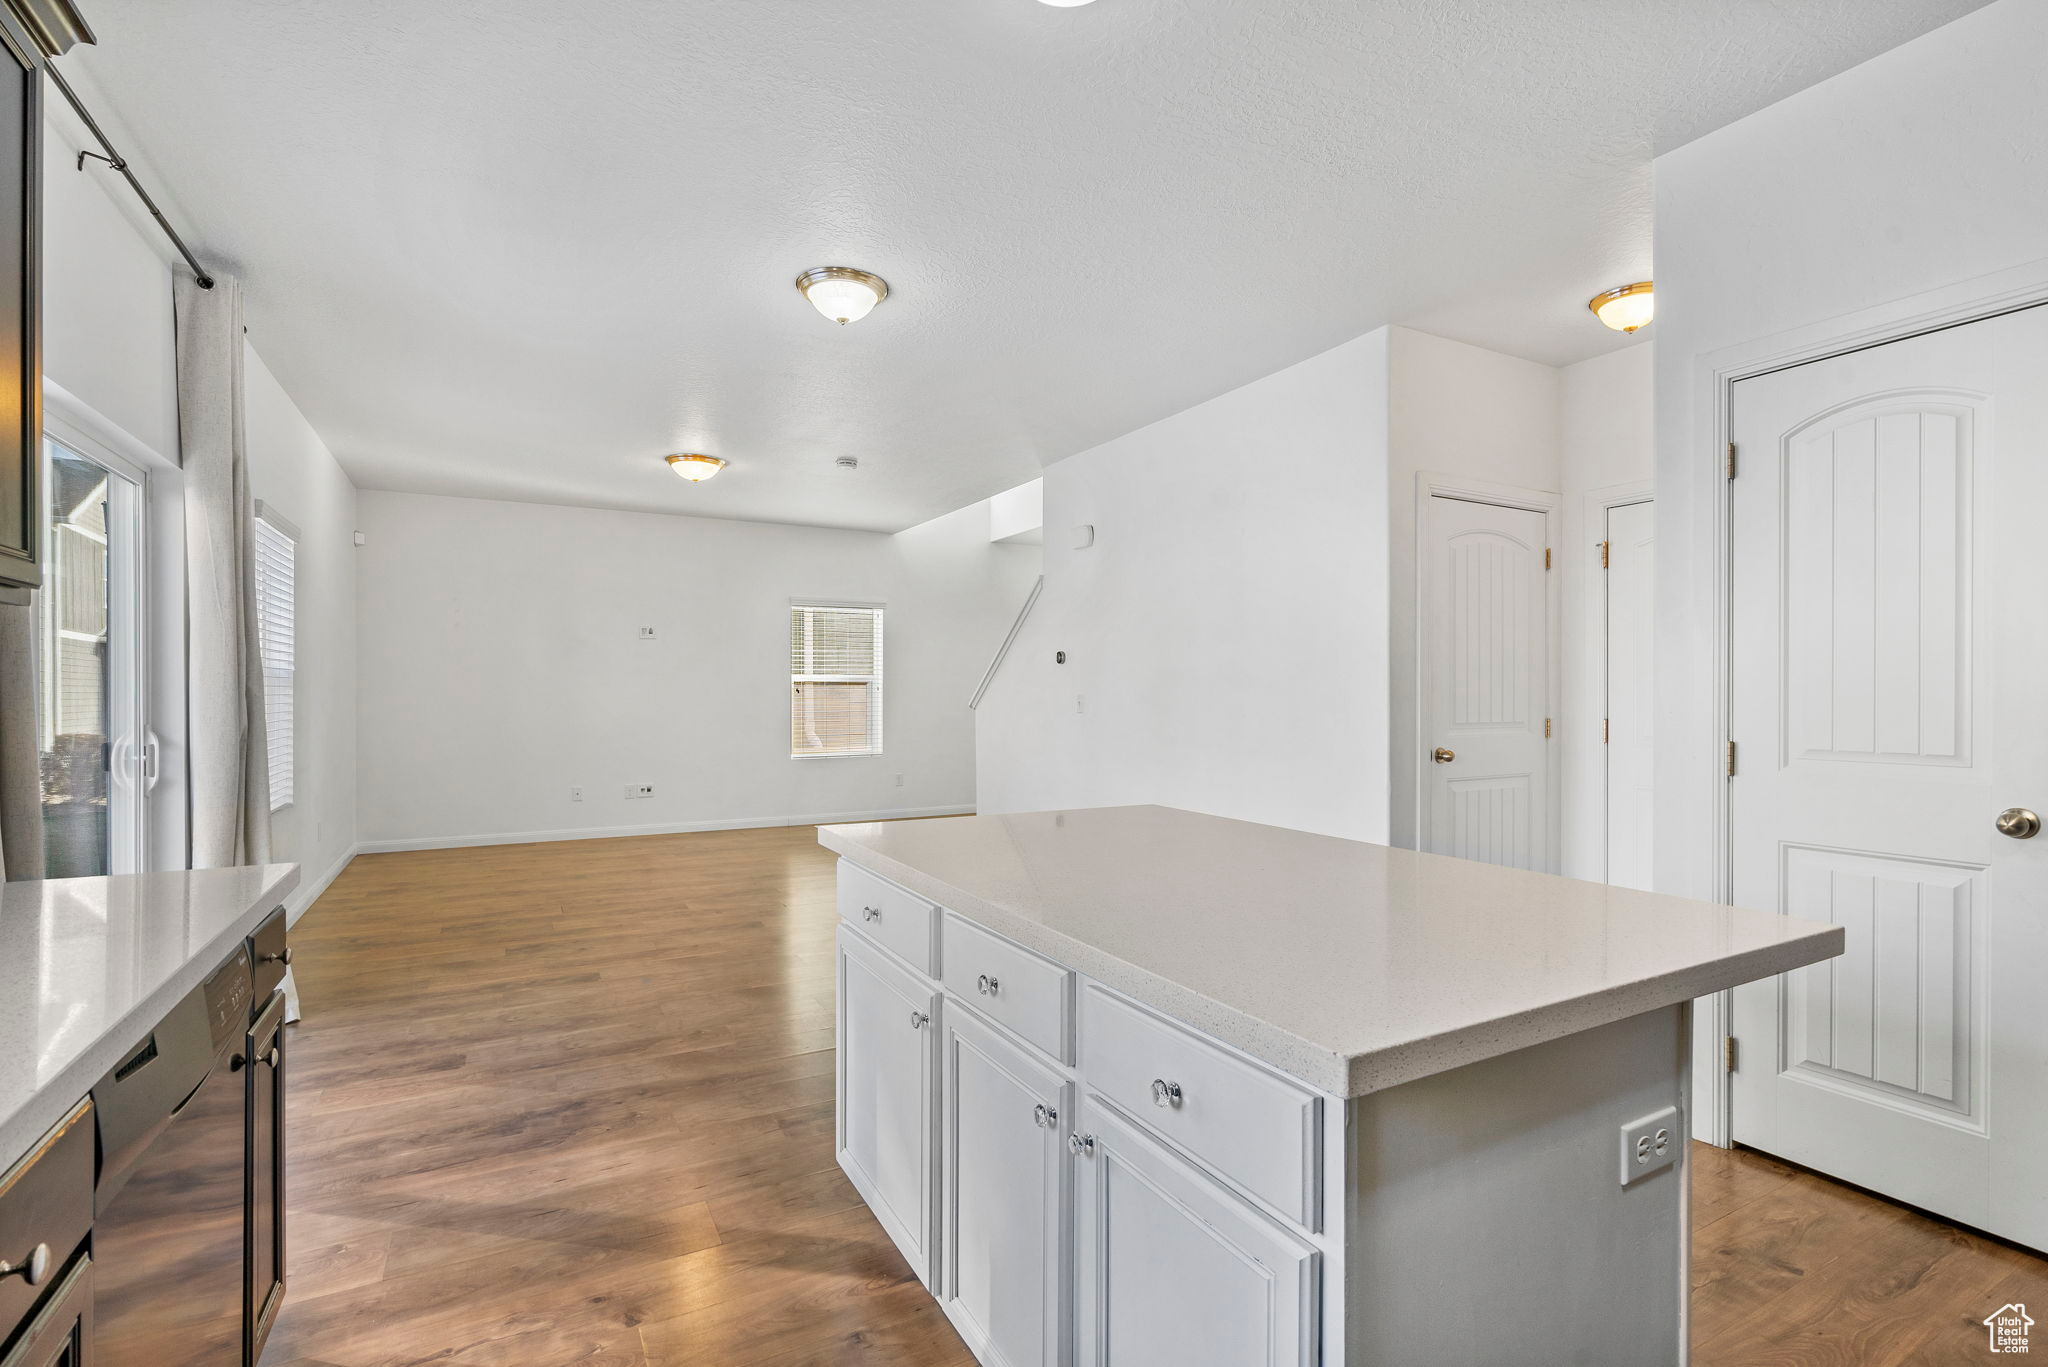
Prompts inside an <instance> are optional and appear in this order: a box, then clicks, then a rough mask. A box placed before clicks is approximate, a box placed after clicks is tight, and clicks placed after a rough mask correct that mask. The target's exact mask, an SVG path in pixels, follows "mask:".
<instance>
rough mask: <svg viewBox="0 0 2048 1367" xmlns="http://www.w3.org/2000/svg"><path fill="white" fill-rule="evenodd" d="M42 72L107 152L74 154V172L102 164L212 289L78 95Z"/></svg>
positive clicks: (49, 67) (51, 68)
mask: <svg viewBox="0 0 2048 1367" xmlns="http://www.w3.org/2000/svg"><path fill="white" fill-rule="evenodd" d="M43 70H45V71H47V72H49V73H50V79H51V80H53V81H55V82H56V83H57V89H59V90H61V91H63V92H64V98H65V99H67V100H69V101H70V102H71V107H72V108H73V109H74V110H76V111H77V112H78V117H79V118H81V119H83V120H85V126H86V129H87V131H88V132H90V133H91V134H92V135H93V136H94V137H95V138H97V139H99V144H100V146H102V147H104V148H106V149H107V154H106V155H105V156H101V155H100V154H99V153H97V152H80V153H79V154H78V169H79V170H81V171H82V170H84V169H85V159H86V158H87V157H92V158H94V159H95V160H98V161H104V162H105V163H106V164H107V165H109V166H111V167H113V168H114V169H115V170H116V171H119V172H120V173H121V174H122V175H123V176H124V177H126V179H127V181H128V187H129V188H130V189H132V190H133V191H135V193H136V195H137V196H138V197H140V198H141V200H142V205H143V207H144V208H146V209H148V210H149V214H150V217H152V218H154V219H155V220H156V226H157V227H159V228H162V229H163V230H164V236H165V237H168V238H169V239H171V245H172V246H173V247H176V248H177V249H178V255H180V256H182V257H184V258H185V264H186V265H188V266H190V267H191V268H192V274H193V275H194V276H195V277H196V278H197V281H198V285H199V288H201V289H203V290H210V289H212V288H213V277H212V276H211V275H209V274H207V272H206V267H204V266H202V265H200V264H199V258H198V257H196V256H194V255H192V249H191V248H190V247H187V246H186V245H185V239H184V238H182V237H179V236H178V230H177V229H176V228H173V227H172V226H171V221H170V220H169V219H168V218H165V217H164V211H163V210H162V209H159V208H157V207H156V201H155V200H153V199H151V198H150V197H149V191H147V190H145V189H143V188H142V182H141V181H139V180H137V179H136V178H135V172H134V171H133V170H131V169H129V166H128V159H127V158H126V157H124V156H122V155H121V154H120V153H119V152H117V151H115V150H114V144H113V143H111V142H109V141H107V135H106V134H105V133H102V132H101V131H100V126H99V124H98V122H96V121H95V120H94V119H93V116H92V115H91V114H90V113H89V112H87V110H86V107H85V105H84V103H83V102H81V101H80V100H79V98H78V92H77V91H75V90H73V89H72V88H71V84H70V82H68V81H66V80H65V79H64V78H63V77H62V76H61V75H59V74H58V73H57V68H56V67H54V66H52V65H50V64H49V63H47V62H45V63H44V64H43Z"/></svg>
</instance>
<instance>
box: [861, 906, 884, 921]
mask: <svg viewBox="0 0 2048 1367" xmlns="http://www.w3.org/2000/svg"><path fill="white" fill-rule="evenodd" d="M860 919H861V920H863V921H879V920H881V919H882V909H881V908H880V907H862V908H861V909H860Z"/></svg>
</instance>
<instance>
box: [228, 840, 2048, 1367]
mask: <svg viewBox="0 0 2048 1367" xmlns="http://www.w3.org/2000/svg"><path fill="white" fill-rule="evenodd" d="M832 870H833V863H832V856H831V855H830V854H829V853H828V852H826V851H825V850H823V849H821V848H819V846H818V845H817V844H816V837H815V835H814V833H813V832H812V831H810V830H809V829H808V828H796V829H787V830H761V831H733V832H714V833H706V834H701V835H677V836H652V837H644V838H636V839H625V840H593V841H580V842H572V843H559V844H545V845H514V846H499V847H494V848H486V849H473V850H440V851H423V852H419V853H410V854H382V855H365V856H363V857H361V858H359V859H357V860H356V861H355V863H354V864H352V865H351V866H350V867H349V869H348V871H347V872H345V873H344V874H343V875H342V876H341V878H340V879H338V880H337V881H336V882H335V884H334V886H333V887H332V888H331V889H329V891H328V892H327V894H326V895H325V896H324V897H322V898H321V899H320V902H319V903H318V904H317V905H316V906H315V907H314V908H313V910H312V911H311V912H310V913H309V914H308V915H307V916H306V918H305V919H304V920H303V921H302V922H301V923H300V924H299V926H298V927H297V929H296V930H295V931H294V944H295V967H296V969H297V972H298V975H299V980H300V991H301V996H302V998H303V1003H304V1009H305V1014H306V1020H305V1022H304V1023H303V1024H301V1025H299V1026H295V1027H293V1028H292V1034H291V1037H290V1045H289V1048H290V1050H291V1061H290V1073H289V1079H290V1087H291V1095H290V1104H291V1107H292V1110H291V1124H292V1126H293V1129H292V1133H291V1140H290V1169H289V1179H288V1187H287V1189H288V1196H289V1212H290V1221H291V1224H290V1250H291V1260H292V1261H291V1269H290V1270H291V1283H290V1291H289V1294H288V1295H287V1297H286V1302H285V1308H284V1311H283V1313H282V1315H281V1317H280V1319H279V1322H278V1325H277V1328H276V1329H275V1331H274V1332H273V1334H272V1337H271V1342H270V1348H269V1350H268V1351H267V1352H266V1354H265V1356H264V1362H265V1364H266V1367H398V1365H399V1364H410V1363H429V1362H431V1363H436V1364H452V1365H454V1367H556V1365H557V1364H570V1363H584V1364H600V1365H601V1367H641V1365H642V1364H645V1365H647V1367H682V1364H690V1365H691V1367H740V1365H742V1364H745V1365H746V1367H752V1365H754V1364H764V1365H773V1367H809V1364H835V1365H837V1364H847V1365H849V1367H850V1365H854V1364H889V1365H890V1367H954V1365H956V1364H957V1365H958V1367H967V1365H968V1364H970V1363H971V1362H972V1358H970V1357H969V1355H968V1353H967V1351H966V1349H965V1348H964V1347H963V1346H962V1345H961V1343H960V1340H959V1338H958V1337H957V1336H956V1335H955V1334H954V1332H953V1330H952V1327H951V1326H950V1325H949V1324H948V1323H947V1322H946V1320H945V1317H944V1315H942V1314H941V1313H940V1312H939V1310H938V1308H937V1306H936V1305H934V1304H933V1302H932V1300H931V1298H930V1297H929V1296H928V1295H926V1293H925V1292H924V1290H923V1288H922V1287H920V1286H919V1285H918V1283H917V1281H916V1280H915V1279H914V1278H913V1277H911V1275H910V1273H909V1271H908V1269H907V1268H906V1267H905V1266H904V1264H903V1261H902V1259H901V1258H899V1257H898V1256H897V1255H896V1253H895V1251H894V1249H893V1248H892V1247H891V1246H890V1244H889V1242H888V1240H887V1238H886V1236H884V1235H883V1233H882V1232H881V1229H880V1228H879V1227H878V1226H877V1225H876V1223H875V1221H874V1219H873V1218H872V1217H871V1216H870V1215H869V1214H868V1213H867V1210H866V1208H865V1207H864V1206H862V1205H861V1203H860V1199H859V1198H858V1197H857V1196H856V1195H855V1194H854V1192H853V1189H852V1187H851V1186H849V1185H848V1183H847V1182H846V1180H845V1178H844V1177H843V1176H842V1175H841V1174H840V1172H839V1169H838V1167H837V1166H836V1164H835V1163H834V1162H833V1157H832V1086H833V1078H832V1067H833V1056H832V1007H833V1002H832V998H833V955H832V931H833V923H834V907H833V895H832V884H833V871H832ZM1697 1158H1698V1166H1697V1177H1696V1179H1695V1188H1694V1190H1695V1224H1696V1232H1695V1255H1694V1284H1695V1294H1694V1306H1693V1315H1694V1326H1695V1330H1694V1339H1695V1343H1696V1344H1697V1345H1698V1347H1697V1352H1696V1355H1695V1362H1696V1363H1697V1364H1700V1367H1752V1365H1753V1364H1801V1365H1802V1367H1803V1365H1806V1364H1811V1365H1812V1367H1823V1365H1824V1364H1845V1365H1846V1364H1857V1365H1858V1367H1893V1365H1894V1364H1935V1363H1950V1362H1965V1361H1970V1362H1974V1361H1977V1360H1978V1359H1977V1355H1978V1354H1980V1353H1982V1352H1983V1351H1984V1339H1983V1337H1982V1335H1983V1330H1982V1328H1981V1326H1979V1325H1978V1324H1977V1321H1978V1320H1980V1319H1982V1318H1983V1317H1984V1316H1985V1315H1987V1314H1989V1313H1991V1311H1993V1310H1995V1309H1997V1308H1998V1307H1999V1306H2000V1305H2002V1304H2004V1303H2005V1302H2006V1301H2009V1300H2021V1301H2030V1302H2031V1303H2034V1304H2039V1305H2048V1263H2044V1262H2043V1261H2042V1260H2041V1259H2038V1258H2034V1257H2031V1256H2030V1255H2027V1254H2023V1253H2019V1252H2017V1251H2016V1250H2012V1249H2009V1248H2005V1247H2003V1246H2001V1245H1998V1244H1995V1243H1992V1242H1991V1241H1989V1240H1985V1239H1980V1238H1977V1237H1975V1236H1972V1235H1967V1234H1964V1233H1962V1232H1960V1231H1957V1230H1954V1229H1951V1228H1949V1227H1947V1226H1945V1225H1941V1224H1939V1223H1937V1222H1935V1221H1931V1220H1928V1219H1925V1218H1924V1217H1921V1216H1919V1215H1916V1214H1913V1213H1912V1212H1909V1211H1904V1210H1900V1209H1899V1208H1897V1207H1894V1206H1891V1205H1888V1204H1886V1203H1885V1202H1882V1201H1878V1200H1875V1199H1873V1198H1871V1197H1869V1196H1866V1195H1863V1194H1861V1193H1858V1192H1854V1191H1850V1190H1848V1189H1846V1188H1843V1187H1839V1186H1837V1185H1835V1184H1833V1183H1830V1182H1827V1181H1826V1180H1825V1179H1822V1178H1818V1177H1814V1176H1812V1175H1810V1174H1806V1173H1801V1172H1796V1171H1794V1170H1792V1169H1789V1168H1785V1167H1783V1166H1782V1165H1779V1164H1777V1163H1774V1162H1772V1161H1771V1160H1769V1159H1765V1158H1762V1157H1760V1156H1758V1155H1755V1154H1743V1153H1735V1154H1728V1153H1723V1152H1721V1151H1719V1150H1712V1149H1700V1150H1698V1151H1697ZM1190 1367H1200V1365H1199V1364H1191V1365H1190ZM1218 1367H1232V1365H1231V1364H1218ZM1400 1367H1427V1365H1426V1364H1424V1365H1411V1364H1401V1365H1400Z"/></svg>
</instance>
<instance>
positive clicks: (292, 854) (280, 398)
mask: <svg viewBox="0 0 2048 1367" xmlns="http://www.w3.org/2000/svg"><path fill="white" fill-rule="evenodd" d="M246 362H247V379H246V389H247V393H248V400H247V403H248V408H247V427H248V444H249V485H250V489H251V491H252V492H253V493H254V495H255V496H256V497H257V498H258V499H260V500H262V502H263V504H264V506H265V507H266V508H275V509H276V510H277V512H278V513H279V514H281V515H282V516H283V517H284V518H285V520H286V521H288V522H290V523H292V524H293V525H294V526H296V527H297V528H298V530H299V543H298V552H297V573H298V602H297V608H298V623H299V635H298V641H297V656H296V660H295V664H296V668H297V675H296V680H295V683H294V687H293V698H292V703H293V712H294V725H295V731H296V738H295V739H296V745H295V749H294V752H293V767H294V772H295V776H296V782H295V784H294V790H295V791H294V801H293V803H292V805H291V806H289V807H286V808H284V809H282V810H280V811H278V812H276V813H273V814H272V816H271V858H273V859H285V860H291V861H293V862H295V863H298V864H303V865H304V866H305V868H304V871H303V874H302V876H303V878H304V879H305V882H306V884H307V885H308V886H309V887H312V888H324V887H325V886H326V885H327V883H329V882H331V881H332V880H333V878H334V875H335V874H338V873H340V872H341V870H342V868H343V866H345V865H346V864H347V862H348V860H349V858H350V856H352V855H353V854H354V853H355V844H356V697H355V694H356V560H355V557H356V547H355V518H356V490H355V486H354V485H353V484H351V483H349V479H348V476H347V475H345V474H343V473H342V469H341V466H340V465H339V464H337V463H336V462H335V459H334V457H333V455H332V454H331V453H330V452H329V451H328V449H327V445H326V443H325V442H323V441H321V440H320V437H319V434H317V433H316V432H314V431H313V428H312V425H311V424H309V423H308V422H307V421H306V419H305V416H304V415H303V414H301V413H300V412H299V409H298V405H296V404H294V403H293V402H292V400H291V396H290V395H289V394H287V393H285V392H284V388H283V387H282V386H281V385H279V384H278V382H277V379H276V377H275V376H273V375H272V374H271V373H270V369H269V367H268V366H266V365H264V364H263V361H262V358H260V357H259V356H257V355H256V353H255V351H254V350H253V349H251V350H249V351H248V352H247V353H246ZM305 905H310V898H306V897H305V896H304V895H303V893H302V894H301V895H300V900H299V901H298V902H297V903H295V905H294V910H296V909H297V908H298V907H300V906H305Z"/></svg>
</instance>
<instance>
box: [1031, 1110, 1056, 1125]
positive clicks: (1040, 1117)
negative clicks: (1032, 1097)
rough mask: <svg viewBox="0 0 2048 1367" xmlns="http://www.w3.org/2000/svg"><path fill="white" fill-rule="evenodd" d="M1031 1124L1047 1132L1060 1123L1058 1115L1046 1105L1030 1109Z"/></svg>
mask: <svg viewBox="0 0 2048 1367" xmlns="http://www.w3.org/2000/svg"><path fill="white" fill-rule="evenodd" d="M1031 1123H1032V1124H1034V1125H1036V1126H1038V1128H1039V1129H1041V1130H1049V1129H1051V1128H1052V1127H1053V1126H1055V1125H1057V1124H1059V1123H1060V1113H1059V1112H1058V1111H1055V1110H1054V1109H1053V1108H1052V1107H1050V1106H1046V1105H1038V1106H1033V1107H1032V1108H1031Z"/></svg>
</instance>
